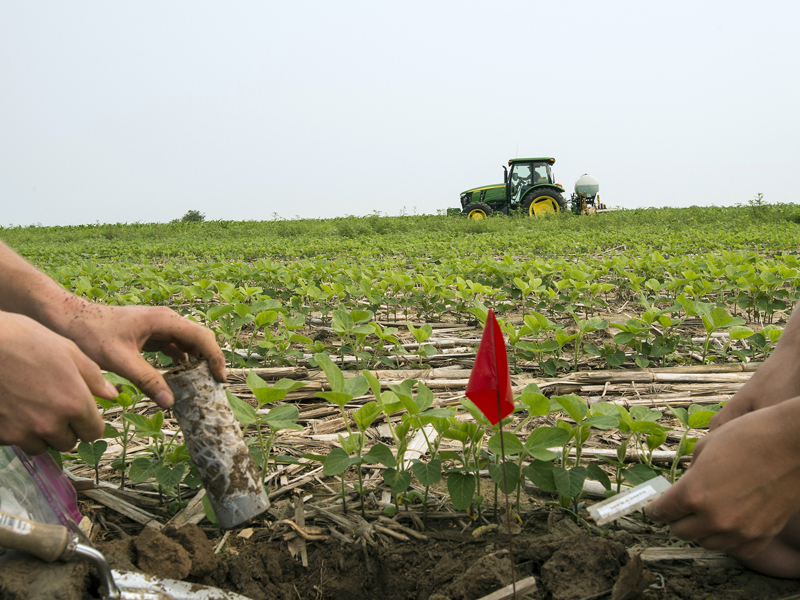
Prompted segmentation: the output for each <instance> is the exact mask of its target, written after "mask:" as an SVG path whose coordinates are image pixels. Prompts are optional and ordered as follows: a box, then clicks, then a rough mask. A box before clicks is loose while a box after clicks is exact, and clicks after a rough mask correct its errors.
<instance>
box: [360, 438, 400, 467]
mask: <svg viewBox="0 0 800 600" xmlns="http://www.w3.org/2000/svg"><path fill="white" fill-rule="evenodd" d="M364 458H365V459H367V460H368V461H369V462H371V463H380V464H382V465H383V466H384V467H396V466H397V459H396V458H395V457H394V454H392V451H391V449H390V448H389V447H388V446H386V445H385V444H375V445H374V446H373V447H372V448H370V449H369V452H367V453H366V454H365V455H364Z"/></svg>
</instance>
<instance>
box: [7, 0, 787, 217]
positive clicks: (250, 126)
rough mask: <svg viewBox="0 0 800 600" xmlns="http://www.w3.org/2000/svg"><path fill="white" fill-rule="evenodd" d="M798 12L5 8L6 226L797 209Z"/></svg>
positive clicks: (290, 5) (657, 5) (253, 5)
mask: <svg viewBox="0 0 800 600" xmlns="http://www.w3.org/2000/svg"><path fill="white" fill-rule="evenodd" d="M799 22H800V2H796V1H794V0H785V1H783V2H777V1H775V2H773V1H769V0H767V1H765V2H760V3H754V2H752V1H751V0H748V1H741V0H730V1H724V2H702V1H697V0H696V1H693V2H685V1H680V0H679V1H671V2H641V1H635V2H612V1H609V2H596V1H594V2H588V1H587V2H583V1H564V2H542V1H538V0H527V1H504V0H498V1H495V2H475V1H470V0H461V1H458V2H451V1H445V0H442V1H433V0H427V1H415V0H409V1H407V2H402V3H397V2H395V3H388V2H374V1H371V2H367V1H360V0H359V1H347V0H340V1H339V2H321V1H314V0H309V1H306V2H297V3H294V2H268V1H263V0H262V1H258V2H256V1H248V0H240V1H238V2H235V3H231V2H221V1H218V2H207V1H202V0H192V1H178V0H175V1H168V2H158V3H155V2H148V3H144V2H137V3H134V2H107V1H104V2H101V1H99V0H92V1H89V0H73V1H70V2H57V1H55V0H51V1H41V0H30V1H25V2H19V1H18V0H0V225H2V226H9V225H32V224H41V225H79V224H92V223H134V222H142V223H150V222H166V221H169V220H172V219H175V218H179V217H181V216H182V215H183V214H185V213H186V212H187V211H189V210H199V211H200V212H202V213H204V214H205V216H206V219H208V220H217V219H224V220H272V219H277V218H283V219H293V218H329V217H338V216H345V215H357V216H361V215H367V214H371V213H374V212H376V211H377V212H379V213H381V214H387V215H399V214H415V213H416V214H432V213H436V212H437V211H441V210H444V209H446V208H448V207H455V206H459V194H460V192H462V191H463V190H466V189H469V188H472V187H476V186H481V185H488V184H491V183H499V182H501V181H502V174H503V171H502V165H504V164H507V161H508V159H509V158H514V157H526V156H552V157H554V158H555V159H556V162H555V165H554V172H555V174H556V177H557V180H558V181H559V182H560V183H562V184H563V185H564V186H565V188H566V189H567V192H568V193H571V192H572V189H573V186H574V182H575V180H576V179H577V178H578V177H579V176H580V175H581V174H583V173H589V174H591V175H594V176H595V177H596V178H597V179H598V180H599V182H600V195H601V199H602V201H603V202H604V203H605V204H606V205H608V206H618V207H622V208H638V207H649V206H691V205H725V206H731V205H735V204H739V203H747V201H748V200H750V199H752V198H754V197H755V196H756V195H757V194H758V193H763V194H764V201H766V202H768V203H778V202H783V203H785V202H800V194H798V191H797V188H796V187H795V183H796V182H797V181H798V177H797V174H796V173H797V170H798V165H800V36H798V35H797V24H798V23H799Z"/></svg>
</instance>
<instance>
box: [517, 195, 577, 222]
mask: <svg viewBox="0 0 800 600" xmlns="http://www.w3.org/2000/svg"><path fill="white" fill-rule="evenodd" d="M566 208H567V203H566V202H565V201H564V197H563V196H562V195H561V194H559V193H558V192H557V191H555V190H551V189H549V188H544V189H541V190H533V191H532V192H531V193H529V194H528V195H527V196H525V199H524V200H523V201H522V212H523V213H524V214H525V215H527V216H529V217H540V216H542V215H546V214H552V213H557V212H559V211H562V210H564V209H566Z"/></svg>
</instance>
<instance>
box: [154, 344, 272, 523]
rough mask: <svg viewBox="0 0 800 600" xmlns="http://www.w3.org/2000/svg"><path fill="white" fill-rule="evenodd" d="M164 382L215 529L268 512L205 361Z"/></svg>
mask: <svg viewBox="0 0 800 600" xmlns="http://www.w3.org/2000/svg"><path fill="white" fill-rule="evenodd" d="M164 378H165V379H166V380H167V384H168V385H169V387H170V388H171V389H172V392H173V394H175V406H174V407H173V410H174V412H175V417H176V418H177V419H178V424H179V425H180V426H181V430H182V431H183V439H184V440H185V442H186V446H187V447H188V448H189V454H190V455H191V457H192V461H193V462H194V464H195V466H196V467H197V471H198V472H199V474H200V479H201V480H202V481H203V486H204V487H205V489H206V493H207V494H208V499H209V501H210V502H211V506H212V508H213V509H214V513H215V514H216V516H217V519H218V520H219V525H220V527H222V528H223V529H232V528H234V527H237V526H238V525H241V524H242V523H246V522H247V521H249V520H250V519H252V518H253V517H256V516H258V515H259V514H261V513H262V512H264V511H265V510H267V509H268V508H269V499H268V498H267V494H266V492H265V491H264V488H263V486H262V485H261V480H260V478H259V476H258V473H257V471H256V466H255V462H254V461H253V457H252V455H251V454H250V450H249V449H248V448H247V446H246V445H245V443H244V438H243V437H242V432H241V430H240V428H239V423H238V422H237V421H236V418H235V417H234V415H233V411H232V410H231V407H230V404H228V398H227V396H226V394H225V389H224V388H223V387H222V384H221V383H219V382H218V381H217V380H216V379H214V376H213V375H212V374H211V371H210V369H209V367H208V362H207V361H205V360H201V361H198V360H195V359H192V358H190V359H189V362H188V363H183V364H181V365H180V366H178V367H176V368H175V369H172V370H171V371H169V372H168V373H167V374H166V375H165V376H164Z"/></svg>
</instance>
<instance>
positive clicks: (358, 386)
mask: <svg viewBox="0 0 800 600" xmlns="http://www.w3.org/2000/svg"><path fill="white" fill-rule="evenodd" d="M367 390H369V382H368V381H367V378H366V377H364V376H363V375H357V376H356V377H352V378H350V379H345V382H344V393H345V394H350V395H351V396H352V397H353V398H358V397H359V396H363V395H364V394H366V393H367Z"/></svg>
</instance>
